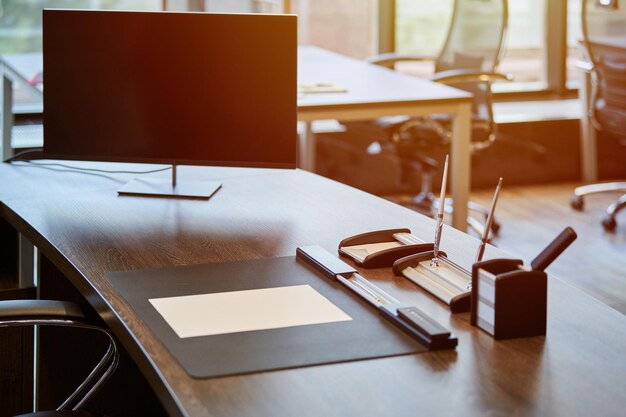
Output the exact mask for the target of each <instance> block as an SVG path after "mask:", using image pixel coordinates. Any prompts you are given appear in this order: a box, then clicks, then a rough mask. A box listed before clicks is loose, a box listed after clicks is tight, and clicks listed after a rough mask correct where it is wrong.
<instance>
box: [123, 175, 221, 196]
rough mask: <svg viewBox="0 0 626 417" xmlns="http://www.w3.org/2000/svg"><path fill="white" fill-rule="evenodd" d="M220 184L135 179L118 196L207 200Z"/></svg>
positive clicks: (217, 182) (212, 182) (216, 182)
mask: <svg viewBox="0 0 626 417" xmlns="http://www.w3.org/2000/svg"><path fill="white" fill-rule="evenodd" d="M221 186H222V183H221V182H219V181H179V182H177V183H176V185H172V181H171V180H167V179H156V178H135V179H133V180H131V181H130V182H128V183H126V185H124V186H123V187H122V188H120V189H119V190H118V191H117V193H118V194H119V195H131V196H152V197H166V198H168V197H169V198H194V199H198V198H200V199H204V200H208V199H209V198H210V197H211V196H212V195H213V194H215V192H216V191H217V190H219V189H220V187H221Z"/></svg>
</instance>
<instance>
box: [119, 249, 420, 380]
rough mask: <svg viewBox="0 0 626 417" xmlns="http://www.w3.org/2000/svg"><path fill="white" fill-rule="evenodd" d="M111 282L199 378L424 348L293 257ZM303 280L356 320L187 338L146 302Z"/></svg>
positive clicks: (124, 275)
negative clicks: (155, 299) (161, 298)
mask: <svg viewBox="0 0 626 417" xmlns="http://www.w3.org/2000/svg"><path fill="white" fill-rule="evenodd" d="M107 279H108V280H109V281H110V282H111V284H112V285H113V287H115V288H116V289H117V290H118V291H119V292H120V294H122V295H123V297H124V298H125V299H126V301H127V302H128V303H129V304H130V306H131V307H132V308H133V309H134V310H135V312H136V313H137V315H138V316H139V317H140V318H141V319H142V320H143V321H144V322H145V323H146V325H147V326H148V327H149V328H150V329H151V330H152V331H153V332H154V334H155V335H156V336H157V337H158V338H159V339H160V340H161V341H162V342H163V344H164V345H165V346H166V347H167V349H168V350H169V351H170V353H171V354H172V355H173V356H174V357H175V358H176V359H177V360H178V362H179V363H180V364H181V365H182V366H183V368H184V369H185V370H186V371H187V373H189V374H190V375H191V376H192V377H195V378H212V377H218V376H227V375H237V374H245V373H251V372H260V371H270V370H278V369H287V368H296V367H302V366H311V365H321V364H328V363H336V362H347V361H356V360H363V359H372V358H380V357H386V356H396V355H405V354H410V353H417V352H423V351H426V348H425V347H423V346H422V345H421V344H420V343H418V342H417V341H415V340H414V339H412V338H411V337H409V336H407V335H406V334H404V333H403V332H402V331H401V330H399V329H397V328H396V327H395V326H394V325H393V324H391V323H390V322H389V321H387V320H386V319H384V318H383V317H382V316H380V315H379V313H378V312H377V311H376V309H374V308H373V307H372V306H370V305H369V304H367V303H366V302H365V301H362V300H361V299H359V298H358V297H357V296H356V295H355V294H352V293H351V292H349V291H348V289H347V288H345V287H343V286H341V285H340V284H339V283H337V282H333V281H330V280H328V279H327V278H324V277H322V276H321V275H318V274H317V273H316V272H315V271H313V270H311V269H310V268H309V267H308V266H306V265H305V264H302V263H300V262H298V261H296V258H295V257H283V258H271V259H262V260H252V261H241V262H229V263H214V264H207V265H193V266H184V267H176V268H163V269H151V270H136V271H124V272H111V273H108V274H107ZM302 284H308V285H310V286H311V287H313V288H314V289H315V290H316V291H318V292H319V293H320V294H322V295H323V296H325V297H326V298H327V299H328V300H330V301H331V302H332V303H333V304H335V305H336V306H337V307H339V308H340V309H341V310H343V311H344V312H345V313H346V314H348V315H349V316H350V317H352V320H351V321H344V322H336V323H324V324H314V325H306V326H296V327H287V328H280V329H270V330H258V331H248V332H241V333H230V334H222V335H212V336H200V337H190V338H185V339H181V338H179V337H178V336H177V335H176V333H175V332H174V331H173V330H172V328H171V327H170V326H169V324H167V322H166V321H165V320H164V319H163V317H162V316H161V315H160V314H159V313H158V312H157V310H156V309H155V308H154V307H153V306H152V304H150V302H149V301H148V300H149V299H151V298H160V297H173V296H182V295H194V294H208V293H218V292H227V291H242V290H251V289H259V288H274V287H284V286H291V285H302ZM224 314H228V312H227V311H225V312H224Z"/></svg>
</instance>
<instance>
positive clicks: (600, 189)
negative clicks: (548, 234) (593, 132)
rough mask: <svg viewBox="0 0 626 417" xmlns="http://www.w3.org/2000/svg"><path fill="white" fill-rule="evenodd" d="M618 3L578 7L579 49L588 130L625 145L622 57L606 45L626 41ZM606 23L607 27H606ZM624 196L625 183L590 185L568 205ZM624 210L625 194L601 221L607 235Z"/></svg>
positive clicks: (625, 62) (586, 0)
mask: <svg viewBox="0 0 626 417" xmlns="http://www.w3.org/2000/svg"><path fill="white" fill-rule="evenodd" d="M617 10H618V3H617V1H615V0H612V1H608V0H607V1H604V2H597V1H595V0H594V1H589V0H583V3H582V16H581V24H582V33H583V46H584V48H585V53H586V58H587V59H588V62H589V63H590V66H589V67H588V68H586V69H587V70H588V71H590V72H591V74H590V75H591V77H590V78H591V94H590V99H589V101H588V102H587V106H588V109H587V110H588V111H587V113H588V114H587V117H589V120H590V122H591V124H592V126H593V127H594V128H595V129H597V130H599V131H603V132H606V133H608V134H609V135H610V136H612V137H615V138H617V139H618V140H620V141H622V142H623V143H626V55H625V54H624V52H623V51H616V50H615V49H614V48H611V47H610V46H608V47H607V45H606V41H607V40H610V38H611V37H618V38H621V39H623V38H624V37H626V18H625V17H624V15H623V14H622V15H620V14H619V13H618V12H617ZM607 21H609V22H611V24H607ZM615 191H621V192H626V182H610V183H601V184H590V185H585V186H582V187H578V188H576V189H575V190H574V196H573V198H572V201H571V205H572V207H573V208H574V209H576V210H582V209H583V206H584V199H583V198H584V197H585V196H587V195H590V194H596V193H604V192H615ZM624 207H626V194H623V195H622V196H621V197H620V198H619V199H618V200H617V201H616V202H614V203H613V204H611V205H610V206H609V207H608V208H607V210H606V214H605V216H604V217H603V219H602V226H603V227H604V229H605V230H607V231H613V230H615V228H616V227H617V222H616V220H615V216H616V215H617V213H618V212H619V211H620V210H622V209H623V208H624Z"/></svg>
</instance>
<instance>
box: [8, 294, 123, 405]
mask: <svg viewBox="0 0 626 417" xmlns="http://www.w3.org/2000/svg"><path fill="white" fill-rule="evenodd" d="M34 325H37V326H62V327H74V328H79V329H85V330H89V331H96V332H99V333H102V334H104V335H105V336H106V337H107V338H108V340H109V346H108V349H107V351H106V353H105V354H104V356H103V357H102V359H100V361H99V362H98V363H97V364H96V366H95V367H94V368H93V370H92V371H91V372H90V373H89V375H87V377H86V378H85V380H84V381H83V382H82V383H81V384H80V385H79V386H78V388H76V390H75V391H74V392H73V393H72V394H71V395H70V396H69V397H68V398H67V399H66V400H65V401H64V402H63V403H62V404H61V405H59V406H58V407H57V409H56V410H54V411H39V412H34V413H26V414H20V415H19V416H18V417H92V416H93V414H91V413H89V412H87V411H83V410H80V408H81V407H82V406H83V405H85V403H87V401H89V399H90V398H91V397H92V396H93V395H94V394H95V393H96V392H97V391H98V389H100V388H101V387H102V385H103V384H104V383H105V382H106V380H107V379H108V378H109V377H110V376H111V375H112V373H113V371H114V370H115V368H116V367H117V364H118V361H119V352H118V349H117V344H116V342H115V339H114V338H113V336H112V335H111V334H110V333H109V332H108V331H107V330H105V329H104V328H102V327H99V326H95V325H92V324H88V323H87V322H86V321H85V315H84V314H83V312H82V310H81V309H80V307H78V305H76V304H74V303H70V302H65V301H48V300H10V301H0V327H11V326H34Z"/></svg>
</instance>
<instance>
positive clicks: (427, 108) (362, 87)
mask: <svg viewBox="0 0 626 417" xmlns="http://www.w3.org/2000/svg"><path fill="white" fill-rule="evenodd" d="M319 82H327V83H333V84H336V85H337V86H340V87H343V88H345V89H346V90H347V92H345V93H329V94H327V93H323V94H303V95H299V96H298V120H300V121H304V122H306V129H305V133H304V135H303V136H302V137H301V143H300V164H299V166H300V167H301V168H303V169H306V170H309V171H314V170H315V143H314V141H313V132H312V129H311V123H312V122H313V121H314V120H322V119H338V120H345V121H350V120H372V119H376V118H379V117H383V116H397V115H408V116H420V115H428V114H434V113H447V114H451V115H454V116H455V117H454V122H453V126H452V135H453V140H452V151H451V172H450V186H451V189H452V197H453V199H454V200H453V201H454V212H453V214H452V225H453V226H454V227H456V228H457V229H459V230H467V224H466V219H467V201H468V196H469V187H470V132H471V131H470V118H471V105H472V96H471V94H470V93H468V92H466V91H463V90H458V89H455V88H452V87H448V86H445V85H442V84H438V83H435V82H432V81H428V80H423V79H418V78H416V77H411V76H407V75H403V74H399V73H397V72H395V71H392V70H389V69H387V68H383V67H380V66H377V65H372V64H368V63H366V62H364V61H359V60H356V59H352V58H348V57H345V56H342V55H338V54H335V53H333V52H330V51H326V50H323V49H319V48H315V47H310V46H309V47H307V46H305V47H302V46H301V47H299V48H298V83H301V84H316V83H319Z"/></svg>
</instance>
